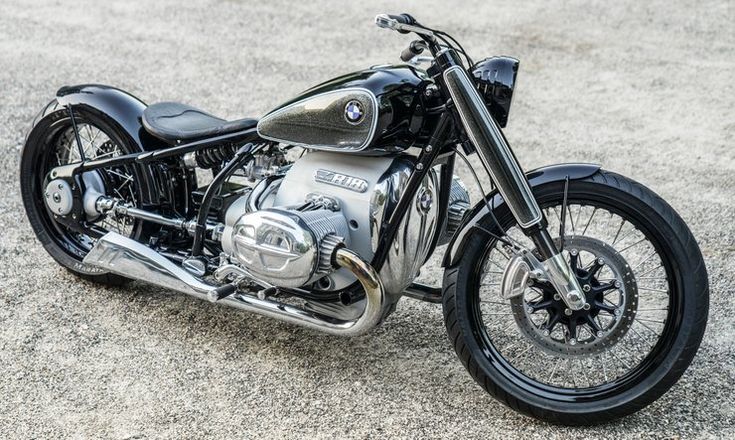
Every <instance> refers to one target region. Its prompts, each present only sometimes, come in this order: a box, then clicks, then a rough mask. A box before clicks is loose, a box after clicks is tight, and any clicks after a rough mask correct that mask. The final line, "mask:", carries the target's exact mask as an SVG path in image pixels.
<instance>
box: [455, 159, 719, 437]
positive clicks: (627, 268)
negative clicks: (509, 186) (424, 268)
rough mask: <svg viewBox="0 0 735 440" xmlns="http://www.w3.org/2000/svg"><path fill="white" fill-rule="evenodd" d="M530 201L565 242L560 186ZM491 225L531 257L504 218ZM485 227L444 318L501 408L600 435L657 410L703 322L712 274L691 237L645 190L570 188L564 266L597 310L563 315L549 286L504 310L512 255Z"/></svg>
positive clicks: (575, 184)
mask: <svg viewBox="0 0 735 440" xmlns="http://www.w3.org/2000/svg"><path fill="white" fill-rule="evenodd" d="M534 195H535V196H536V199H537V201H538V203H539V206H540V207H541V208H542V210H543V211H544V214H545V216H546V219H547V221H548V222H549V229H548V230H549V232H550V233H551V234H552V236H554V235H559V231H560V230H561V229H562V228H561V221H560V219H561V217H562V215H561V211H562V204H563V200H564V182H556V183H550V184H546V185H543V186H540V187H537V188H534ZM495 217H496V218H497V220H498V223H500V225H501V226H502V228H503V230H504V231H505V232H507V234H508V236H510V237H511V238H512V239H513V240H515V241H517V242H520V243H521V244H522V245H524V246H525V247H527V248H528V249H533V245H532V243H531V242H530V240H528V239H527V238H526V237H525V236H524V235H523V234H522V233H521V232H520V230H519V228H518V226H517V224H516V223H515V220H514V219H513V217H512V215H511V213H510V212H509V211H508V210H507V207H505V206H504V205H503V206H501V207H500V208H498V209H497V210H496V211H495ZM478 226H480V227H478V228H474V229H473V230H472V232H471V236H470V237H469V241H468V245H467V246H466V248H465V249H464V252H463V255H462V257H461V259H460V260H459V262H458V263H457V264H456V265H455V266H453V267H450V268H447V270H446V272H445V276H444V293H443V307H444V318H445V324H446V326H447V330H448V332H449V337H450V340H451V342H452V343H453V344H454V348H455V350H456V352H457V354H458V355H459V357H460V358H461V360H462V362H463V363H464V365H465V367H466V368H467V369H468V370H469V372H470V374H471V375H472V376H473V377H474V379H475V380H476V381H477V382H478V383H479V384H480V385H481V386H482V387H483V388H485V390H486V391H487V392H489V393H490V394H492V395H493V396H495V397H496V398H497V399H499V400H500V401H501V402H503V403H505V404H506V405H508V406H510V407H511V408H513V409H515V410H517V411H520V412H523V413H525V414H527V415H530V416H532V417H535V418H538V419H542V420H546V421H549V422H554V423H561V424H566V425H589V424H595V423H603V422H607V421H610V420H613V419H616V418H619V417H622V416H625V415H628V414H631V413H633V412H635V411H638V410H640V409H641V408H643V407H645V406H646V405H648V404H650V403H651V402H653V401H654V400H656V399H657V398H659V397H660V396H661V395H663V394H664V393H665V392H666V391H667V390H668V389H669V388H670V387H671V386H672V385H673V384H674V383H675V382H676V381H677V380H678V379H679V377H681V375H682V374H683V373H684V370H685V369H686V368H687V367H688V366H689V364H690V363H691V361H692V358H693V357H694V355H695V353H696V351H697V348H698V347H699V344H700V341H701V339H702V335H703V334H704V330H705V325H706V321H707V310H708V304H709V288H708V281H707V272H706V269H705V266H704V261H703V260H702V255H701V252H700V250H699V247H698V246H697V243H696V241H695V240H694V237H693V236H692V233H691V231H689V228H688V227H687V226H686V224H685V223H684V221H683V220H682V219H681V218H680V217H679V215H678V214H677V213H676V212H675V211H674V209H673V208H671V206H669V205H668V204H667V203H666V202H665V201H664V200H662V199H661V198H660V197H659V196H657V195H656V194H655V193H653V192H652V191H651V190H649V189H648V188H646V187H644V186H642V185H640V184H638V183H636V182H634V181H632V180H630V179H627V178H625V177H622V176H620V175H617V174H614V173H611V172H607V171H600V172H598V173H596V174H594V175H593V176H590V177H588V178H586V179H583V180H577V181H571V182H570V183H569V186H568V194H567V206H566V217H565V225H564V228H563V230H564V240H563V243H564V248H563V249H564V250H563V255H564V257H565V258H566V259H567V261H569V262H570V265H571V267H572V268H573V270H574V271H575V273H576V276H577V278H578V280H579V281H580V285H581V286H582V287H583V290H584V291H585V296H586V299H587V302H588V303H589V304H590V305H591V307H590V308H589V310H580V311H572V310H568V309H566V307H565V306H564V303H563V302H562V301H561V298H560V297H559V295H557V294H556V292H555V291H554V289H553V287H552V286H551V285H550V284H548V283H541V282H532V283H530V284H529V286H528V287H527V288H526V289H525V291H524V292H523V293H522V294H520V295H518V296H515V297H513V298H509V299H507V298H504V295H503V294H502V293H501V291H500V286H501V283H502V280H503V277H504V275H505V268H506V265H507V263H508V260H509V258H511V257H512V255H511V254H510V249H508V248H507V247H504V246H503V243H502V242H500V241H498V240H496V239H495V238H494V237H493V235H497V233H498V232H500V230H499V229H498V228H497V226H496V224H495V223H494V221H493V220H492V218H491V217H490V216H488V217H486V218H484V219H483V220H482V221H481V222H480V224H479V225H478ZM488 231H491V232H494V234H488ZM556 240H557V245H561V243H562V241H561V240H560V239H559V237H557V239H556Z"/></svg>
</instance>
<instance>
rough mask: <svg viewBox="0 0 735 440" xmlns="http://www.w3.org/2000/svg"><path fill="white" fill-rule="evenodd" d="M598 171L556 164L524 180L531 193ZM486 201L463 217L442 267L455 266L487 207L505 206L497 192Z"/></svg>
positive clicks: (595, 167) (596, 167) (589, 166)
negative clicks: (550, 184)
mask: <svg viewBox="0 0 735 440" xmlns="http://www.w3.org/2000/svg"><path fill="white" fill-rule="evenodd" d="M599 170H600V165H595V164H584V163H568V164H558V165H551V166H547V167H541V168H537V169H535V170H532V171H529V172H528V173H526V178H527V179H528V184H529V186H530V187H531V190H532V191H533V189H534V188H536V187H538V186H541V185H545V184H548V183H552V182H560V181H564V180H566V178H567V177H569V180H579V179H584V178H587V177H589V176H591V175H593V174H595V173H596V172H598V171H599ZM486 199H487V200H489V202H490V203H487V202H486V201H480V202H478V203H477V204H476V205H475V206H474V207H473V208H472V209H471V210H470V211H469V213H468V214H467V215H466V216H465V219H464V220H463V222H462V224H461V225H460V226H459V228H458V229H457V232H456V233H455V234H454V236H453V237H452V239H451V241H450V242H449V245H448V246H447V250H446V252H445V254H444V260H443V262H442V267H452V266H454V265H455V264H457V262H458V261H459V258H460V256H461V255H462V253H463V251H464V248H465V246H467V244H468V242H467V240H468V237H469V236H470V234H469V233H470V231H471V230H472V228H473V227H474V226H475V225H476V224H478V223H479V222H480V220H482V219H483V218H484V217H485V216H487V215H490V208H489V207H488V205H490V206H493V207H494V209H493V211H495V210H497V209H498V208H500V207H502V206H503V205H505V200H503V197H502V196H501V195H500V194H499V193H498V192H497V190H495V191H493V192H491V193H490V194H488V195H487V197H486Z"/></svg>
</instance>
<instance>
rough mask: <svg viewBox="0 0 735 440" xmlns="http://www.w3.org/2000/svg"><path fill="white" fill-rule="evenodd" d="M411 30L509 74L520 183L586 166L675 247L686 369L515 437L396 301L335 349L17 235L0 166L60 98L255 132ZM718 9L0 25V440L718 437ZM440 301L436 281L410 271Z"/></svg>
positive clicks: (436, 324) (331, 9) (733, 121)
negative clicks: (683, 271) (702, 323)
mask: <svg viewBox="0 0 735 440" xmlns="http://www.w3.org/2000/svg"><path fill="white" fill-rule="evenodd" d="M403 10H405V11H410V12H412V13H414V14H415V15H416V16H417V17H419V18H420V19H421V20H422V22H424V23H426V24H430V25H433V26H434V27H439V28H442V29H445V30H447V31H450V32H451V33H452V34H454V35H455V36H456V37H457V38H459V39H460V40H461V41H462V42H463V43H464V46H465V47H466V48H467V49H468V50H469V51H471V53H472V54H473V55H474V56H475V58H481V57H482V56H489V55H494V54H508V55H514V56H517V57H518V58H520V59H521V72H520V77H519V85H518V88H517V92H516V93H517V94H516V99H515V103H514V106H513V111H512V113H511V120H510V125H509V127H508V129H507V136H508V138H509V140H510V142H511V143H512V145H513V146H514V147H515V151H516V153H517V155H518V157H519V158H520V159H521V161H522V163H523V165H524V166H525V167H526V168H531V167H534V166H539V165H543V164H550V163H555V162H563V161H596V162H601V163H603V164H605V166H606V167H607V168H609V169H612V170H616V171H618V172H621V173H623V174H626V175H628V176H631V177H633V178H635V179H638V180H640V181H642V182H644V183H645V184H647V185H649V186H651V187H652V188H653V189H654V190H655V191H657V192H659V193H660V194H661V195H662V196H663V197H664V198H666V199H667V200H668V201H670V202H671V204H672V205H673V206H674V207H675V208H676V209H677V210H678V211H679V212H680V213H681V215H682V216H683V217H684V218H685V219H686V221H687V222H689V224H690V225H691V227H692V229H693V231H694V234H695V236H696V237H697V238H698V240H699V243H700V245H701V247H702V250H703V252H704V255H705V258H706V261H707V266H708V269H709V273H710V276H711V287H712V307H711V318H710V320H709V327H708V330H707V334H706V336H705V340H704V343H703V345H702V348H701V349H700V352H699V355H698V356H697V358H696V360H695V362H694V364H693V366H692V367H691V368H690V369H689V371H688V372H687V373H686V375H685V376H684V377H683V379H682V380H681V382H679V383H678V384H677V385H676V386H675V387H674V388H673V389H672V390H671V391H670V392H669V393H667V394H666V395H665V396H664V398H662V399H661V400H659V401H658V402H656V403H654V404H653V405H651V406H650V407H649V408H647V409H645V410H644V411H642V412H640V413H638V414H636V415H634V416H631V417H628V418H627V419H625V420H622V421H620V422H617V423H613V424H610V425H608V426H603V427H596V428H590V429H567V428H563V427H556V426H549V425H546V424H543V423H539V422H536V421H534V420H531V419H528V418H525V417H522V416H520V415H518V414H516V413H515V412H513V411H511V410H509V409H506V408H505V407H503V406H502V405H500V404H498V403H496V402H495V401H494V400H493V399H492V398H491V397H490V396H488V395H486V394H485V393H484V391H482V389H480V387H479V386H477V385H475V383H474V382H473V381H472V380H471V378H470V376H469V375H468V374H467V373H466V372H465V370H464V369H463V367H462V366H461V364H460V363H459V361H458V360H457V359H456V357H455V355H454V353H453V351H452V349H451V348H450V346H449V343H448V341H447V340H446V336H445V330H444V326H443V323H442V321H441V311H440V307H438V306H435V305H429V304H423V303H417V302H415V301H411V300H404V302H402V303H401V304H400V305H399V308H398V311H397V312H396V313H395V314H394V315H393V316H392V317H391V318H390V319H389V320H388V322H387V323H386V324H385V326H384V327H382V328H380V329H378V330H377V331H375V332H374V333H373V334H371V335H369V336H366V337H362V338H358V339H353V340H343V339H337V338H333V337H327V336H322V335H315V334H313V333H311V332H309V331H306V330H302V329H299V328H295V327H291V326H288V325H284V324H280V323H277V322H273V321H271V320H268V319H264V318H259V317H255V316H250V315H246V314H242V313H238V312H236V311H232V310H226V309H224V308H221V307H213V306H211V305H209V304H206V303H203V302H198V301H196V300H193V299H189V298H185V297H182V296H176V295H173V294H170V293H169V292H166V291H163V290H161V289H157V288H151V287H149V286H147V285H143V284H135V285H133V286H131V287H130V288H127V289H111V288H100V287H97V286H95V285H92V284H90V283H87V282H83V281H80V280H78V279H77V278H75V277H74V276H72V275H70V274H69V273H67V272H66V271H64V270H62V269H61V268H59V267H58V266H57V265H56V264H54V263H53V261H52V260H51V258H49V257H48V256H47V255H46V253H45V252H44V250H43V249H42V248H41V246H40V245H39V244H38V243H37V242H36V240H35V237H34V235H33V233H32V231H31V229H30V227H29V225H28V223H27V220H26V219H25V214H24V213H23V208H22V205H21V202H20V195H19V188H18V183H17V173H18V159H19V153H20V149H21V144H22V142H23V138H24V136H25V134H26V131H27V130H28V128H29V124H30V121H31V119H32V118H33V116H34V115H35V114H36V112H37V111H38V110H39V109H40V108H41V107H42V106H43V105H44V104H45V103H46V102H47V101H48V100H49V99H50V98H51V97H52V96H53V95H54V92H55V91H56V89H57V88H58V87H60V86H62V85H65V84H74V83H85V82H99V83H107V84H113V85H116V86H119V87H122V88H124V89H128V90H130V91H132V92H133V93H134V94H136V95H138V96H140V97H141V98H143V99H144V100H146V101H148V102H155V101H159V100H164V99H166V100H181V101H184V102H188V103H191V104H195V105H199V106H201V107H203V108H204V109H208V110H210V111H211V112H213V113H215V114H221V115H223V116H225V117H231V118H234V117H241V116H257V115H259V114H262V113H263V112H265V111H267V110H268V109H269V108H270V107H272V106H274V105H276V104H278V103H279V102H281V101H283V100H285V99H287V98H289V97H291V96H292V95H294V94H295V93H297V92H299V91H301V90H303V89H305V88H307V87H308V86H310V85H313V84H315V83H318V82H321V81H323V80H326V79H328V78H330V77H333V76H336V75H338V74H341V73H345V72H349V71H352V70H355V69H358V68H361V67H365V66H368V65H372V64H379V63H385V62H395V61H397V59H398V58H397V57H398V54H399V53H400V51H401V50H402V49H403V48H404V47H405V45H406V44H407V42H408V41H409V39H408V37H406V36H400V35H397V34H395V33H391V32H388V31H385V30H380V29H377V28H376V27H375V26H374V25H373V24H372V19H373V16H374V15H375V14H376V13H380V12H401V11H403ZM733 23H735V5H734V4H733V2H731V1H699V2H694V1H692V2H669V1H654V2H640V1H627V2H604V1H596V2H580V3H579V4H577V5H575V6H572V5H568V4H567V3H566V2H562V1H552V2H547V1H541V0H534V1H531V2H522V3H521V2H511V1H506V2H499V1H495V2H487V1H483V2H479V1H477V2H471V3H466V4H465V3H462V4H461V5H460V4H452V5H449V3H448V2H438V1H434V2H419V1H417V0H416V1H411V2H402V5H400V6H399V5H397V4H389V3H388V2H369V3H368V2H364V3H363V2H327V1H321V2H299V3H297V2H293V3H291V2H252V3H251V2H241V1H205V2H196V3H195V2H182V1H168V0H167V1H157V2H142V1H140V2H122V1H119V2H118V1H115V2H97V1H93V0H77V1H73V2H72V1H69V2H65V1H59V0H38V1H33V2H31V1H9V0H6V1H3V2H1V3H0V91H1V92H2V96H0V148H1V149H2V155H0V186H1V187H2V188H3V191H2V196H0V231H2V232H0V289H1V290H2V293H1V294H0V437H2V438H62V437H72V438H85V437H86V438H89V437H93V438H203V437H217V438H234V437H251V438H262V437H263V438H264V437H269V438H274V437H275V438H278V437H296V436H303V437H307V438H313V437H321V438H342V437H356V438H387V437H404V438H429V437H447V438H451V437H462V438H465V437H467V438H518V437H523V438H569V437H574V438H582V437H594V438H622V437H632V438H650V437H654V438H665V437H666V438H678V437H686V438H715V437H720V438H728V437H729V438H732V437H733V436H735V429H734V428H733V425H734V418H735V410H734V409H733V408H735V395H734V393H733V382H734V379H735V358H734V357H733V355H734V353H735V344H734V342H733V334H734V333H735V328H734V324H735V321H734V320H733V316H734V314H735V306H734V305H733V304H734V303H733V293H732V285H733V277H734V276H735V263H734V262H733V257H735V245H734V244H733V243H734V239H735V230H734V229H733V226H732V224H733V219H735V207H734V206H733V186H735V177H734V176H735V153H733V151H734V150H733V147H734V145H733V144H734V139H733V138H734V137H735V106H734V105H733V96H734V95H735V89H734V86H733V84H735V30H734V29H735V26H733ZM425 273H427V274H429V275H428V276H427V278H428V279H429V280H431V279H435V280H436V279H438V278H439V274H440V272H439V270H438V267H437V266H436V261H435V260H434V262H433V263H432V266H431V267H430V268H429V269H428V270H426V271H425Z"/></svg>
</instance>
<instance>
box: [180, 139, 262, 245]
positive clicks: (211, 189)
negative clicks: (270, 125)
mask: <svg viewBox="0 0 735 440" xmlns="http://www.w3.org/2000/svg"><path fill="white" fill-rule="evenodd" d="M253 150H254V147H253V144H246V145H243V146H242V147H241V148H240V149H239V150H237V153H235V156H234V157H233V158H232V160H231V161H229V162H228V163H227V165H225V167H224V168H222V171H220V172H219V173H217V175H216V176H214V179H213V180H212V183H210V184H209V186H208V187H207V191H206V192H205V193H204V197H202V204H201V205H200V206H199V212H197V224H196V228H195V230H194V243H193V244H192V246H191V255H192V257H198V256H200V255H202V251H203V249H204V234H205V232H206V231H207V217H208V216H209V208H210V206H211V205H212V200H214V196H215V194H216V193H217V192H219V189H220V187H221V186H222V184H223V183H224V182H225V180H227V179H228V178H229V177H230V175H231V174H232V173H233V172H234V171H235V170H236V169H238V168H239V167H240V166H242V164H243V163H245V162H247V161H248V160H250V159H251V158H252V157H253Z"/></svg>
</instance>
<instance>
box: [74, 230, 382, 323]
mask: <svg viewBox="0 0 735 440" xmlns="http://www.w3.org/2000/svg"><path fill="white" fill-rule="evenodd" d="M334 261H335V262H336V264H337V265H338V266H340V267H344V268H346V269H348V270H349V271H350V272H352V273H353V274H354V275H355V276H356V277H357V279H358V280H359V281H360V284H362V286H363V288H364V290H365V309H364V310H363V312H362V314H361V315H360V316H359V317H357V318H355V319H353V320H343V319H338V318H334V317H331V316H327V315H324V314H321V313H318V312H313V311H309V310H306V309H303V308H300V307H296V306H292V305H288V304H284V303H281V302H278V301H272V300H269V299H259V298H257V297H255V296H253V295H248V294H244V293H240V292H236V293H234V294H233V295H230V296H228V297H226V298H223V299H221V300H220V301H217V302H218V303H221V304H225V305H227V306H230V307H235V308H238V309H241V310H246V311H249V312H254V313H257V314H260V315H264V316H270V317H273V318H276V319H279V320H281V321H285V322H290V323H292V324H298V325H301V326H303V327H308V328H312V329H315V330H319V331H322V332H326V333H330V334H334V335H341V336H357V335H361V334H364V333H367V332H368V331H369V330H371V329H373V328H374V327H375V326H376V325H377V324H378V323H379V322H380V319H381V317H382V316H383V308H384V307H385V289H384V288H383V283H382V282H381V281H380V278H379V277H378V273H377V272H376V271H375V269H373V267H372V266H371V265H370V264H369V263H368V262H366V261H365V260H363V259H362V258H361V257H360V256H359V255H358V254H356V253H355V252H353V251H351V250H349V249H346V248H338V249H337V250H335V253H334ZM84 264H89V265H90V266H95V267H99V268H100V269H104V270H106V271H109V272H113V273H116V274H118V275H122V276H125V277H128V278H134V279H136V280H140V281H145V282H148V283H151V284H155V285H157V286H161V287H165V288H168V289H173V290H175V291H177V292H181V293H186V294H187V295H191V296H193V297H196V298H199V299H202V300H205V301H206V300H208V299H209V293H210V292H211V291H212V290H213V289H216V288H217V287H219V286H217V285H213V284H210V283H207V282H205V281H203V280H202V279H200V278H198V277H195V276H194V275H192V274H190V273H189V272H187V271H186V270H185V269H182V268H181V267H180V266H178V265H177V264H175V263H174V262H172V261H171V260H169V259H167V258H166V257H164V256H162V255H160V254H159V253H157V252H156V251H154V250H153V249H151V248H149V247H148V246H145V245H143V244H141V243H138V242H137V241H135V240H132V239H130V238H127V237H124V236H122V235H120V234H117V233H115V232H108V233H107V234H105V235H104V236H103V237H102V238H100V239H99V240H98V241H97V243H96V244H95V245H94V247H92V250H90V251H89V253H88V254H87V256H86V257H84Z"/></svg>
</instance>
